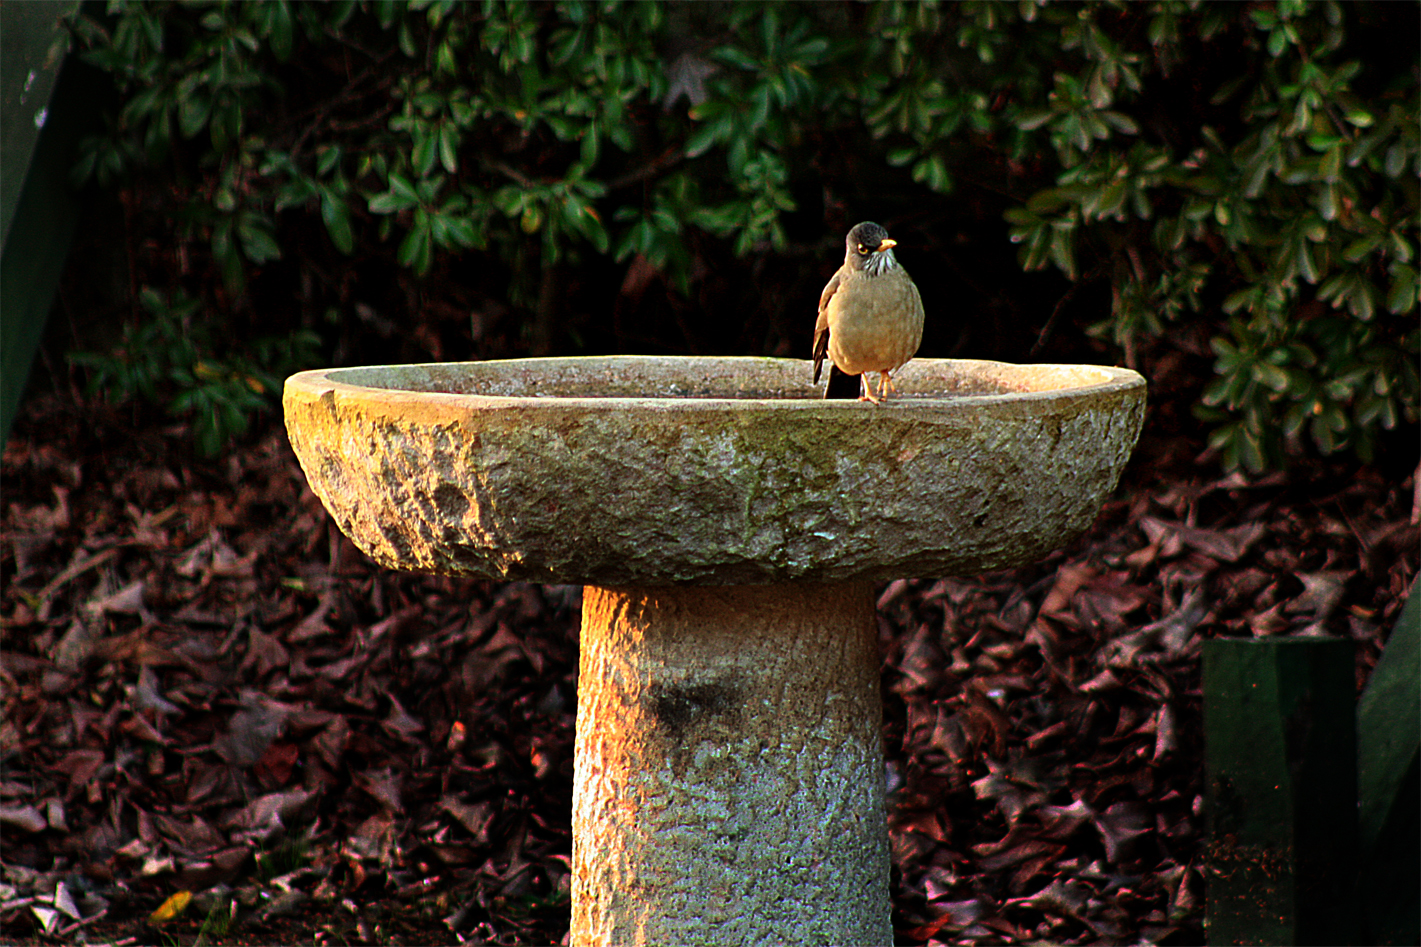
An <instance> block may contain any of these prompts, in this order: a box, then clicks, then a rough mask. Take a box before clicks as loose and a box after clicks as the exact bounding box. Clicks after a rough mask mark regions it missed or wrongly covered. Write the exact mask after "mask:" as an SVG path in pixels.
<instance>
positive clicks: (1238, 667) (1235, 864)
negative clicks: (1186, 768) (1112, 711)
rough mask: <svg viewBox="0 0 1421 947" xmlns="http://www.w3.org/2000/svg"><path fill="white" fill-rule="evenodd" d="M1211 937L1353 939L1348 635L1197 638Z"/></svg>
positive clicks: (1352, 699)
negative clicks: (1201, 674)
mask: <svg viewBox="0 0 1421 947" xmlns="http://www.w3.org/2000/svg"><path fill="white" fill-rule="evenodd" d="M1204 765H1205V771H1206V810H1207V813H1208V824H1209V843H1208V848H1207V850H1206V851H1207V866H1206V879H1207V890H1208V908H1207V911H1206V916H1205V922H1204V923H1205V931H1206V936H1207V939H1208V942H1209V943H1210V944H1354V943H1356V942H1357V938H1358V936H1359V934H1358V927H1357V923H1358V910H1357V905H1356V848H1357V729H1356V685H1355V682H1354V670H1353V644H1352V642H1350V641H1347V640H1343V639H1335V638H1273V639H1262V640H1250V639H1237V638H1219V639H1214V640H1212V641H1207V642H1205V644H1204Z"/></svg>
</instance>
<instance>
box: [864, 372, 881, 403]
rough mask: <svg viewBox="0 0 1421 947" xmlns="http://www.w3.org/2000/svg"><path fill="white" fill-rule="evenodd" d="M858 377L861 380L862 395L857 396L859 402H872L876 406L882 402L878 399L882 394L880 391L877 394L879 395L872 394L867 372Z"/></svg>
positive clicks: (871, 383)
mask: <svg viewBox="0 0 1421 947" xmlns="http://www.w3.org/2000/svg"><path fill="white" fill-rule="evenodd" d="M859 377H860V378H862V379H863V394H861V395H859V400H860V401H872V402H873V403H874V404H878V403H879V401H881V400H882V399H881V398H880V397H879V395H881V394H882V392H881V391H880V392H879V395H875V394H874V393H873V382H872V381H870V380H869V373H868V372H864V373H863V374H862V375H861V376H859Z"/></svg>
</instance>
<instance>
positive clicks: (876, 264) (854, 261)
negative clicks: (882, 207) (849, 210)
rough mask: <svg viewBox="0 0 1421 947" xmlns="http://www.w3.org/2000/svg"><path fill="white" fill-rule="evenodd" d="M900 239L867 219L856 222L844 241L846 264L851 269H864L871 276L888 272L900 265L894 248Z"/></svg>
mask: <svg viewBox="0 0 1421 947" xmlns="http://www.w3.org/2000/svg"><path fill="white" fill-rule="evenodd" d="M897 245H898V241H896V240H894V239H892V238H891V237H889V236H888V231H886V230H884V229H883V228H882V227H880V226H879V225H878V224H875V223H873V222H872V221H869V220H866V221H864V222H863V223H861V224H855V225H854V229H852V230H850V231H849V235H848V237H847V238H846V239H845V241H844V264H845V265H846V266H848V267H849V269H851V270H862V271H863V272H865V273H867V274H868V275H870V276H878V275H880V274H882V273H886V272H888V271H889V270H891V269H893V267H895V266H897V265H898V261H897V260H896V259H895V258H894V257H893V248H894V247H896V246H897Z"/></svg>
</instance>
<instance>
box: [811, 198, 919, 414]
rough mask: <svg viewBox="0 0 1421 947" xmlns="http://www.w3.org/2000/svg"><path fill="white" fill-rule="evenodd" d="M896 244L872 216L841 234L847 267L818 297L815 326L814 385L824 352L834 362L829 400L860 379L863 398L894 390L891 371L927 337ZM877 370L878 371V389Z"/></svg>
mask: <svg viewBox="0 0 1421 947" xmlns="http://www.w3.org/2000/svg"><path fill="white" fill-rule="evenodd" d="M897 245H898V241H896V240H893V239H892V238H890V237H889V236H888V231H887V230H884V229H883V227H881V226H879V225H878V224H876V223H873V222H872V221H867V220H866V221H864V222H863V223H860V224H855V225H854V227H853V229H852V230H850V231H849V235H848V236H847V237H846V238H845V239H844V264H843V266H840V267H839V269H838V271H837V272H836V273H835V274H834V275H833V277H831V278H830V280H829V283H828V285H826V286H825V287H824V292H822V293H820V294H819V319H818V321H817V322H815V324H814V383H815V384H816V385H817V384H819V375H820V373H821V371H822V369H823V367H824V359H825V357H826V356H827V357H828V359H829V362H830V366H829V381H828V384H827V385H826V386H825V389H824V397H825V398H852V397H854V394H855V392H856V390H857V389H858V388H859V385H860V384H861V385H862V393H861V394H859V395H858V400H860V401H871V402H873V403H874V404H879V403H880V402H882V401H883V400H885V399H886V398H887V397H888V393H889V392H893V391H896V390H897V389H896V388H894V387H893V378H892V375H891V373H892V372H894V371H896V370H897V369H898V368H900V367H902V366H903V365H904V364H906V363H907V362H908V360H909V359H911V358H912V357H913V356H914V355H915V354H916V353H917V351H918V346H919V345H920V344H921V343H922V341H923V299H922V297H921V296H920V295H918V287H917V286H915V285H914V284H913V280H912V277H910V276H909V275H908V271H907V270H905V269H903V266H902V264H900V263H899V262H898V260H897V258H895V257H894V256H893V248H894V247H896V246H897ZM872 372H877V373H878V391H877V393H875V392H874V390H873V385H872V382H871V379H870V378H869V374H870V373H872ZM855 380H857V381H858V384H856V383H855Z"/></svg>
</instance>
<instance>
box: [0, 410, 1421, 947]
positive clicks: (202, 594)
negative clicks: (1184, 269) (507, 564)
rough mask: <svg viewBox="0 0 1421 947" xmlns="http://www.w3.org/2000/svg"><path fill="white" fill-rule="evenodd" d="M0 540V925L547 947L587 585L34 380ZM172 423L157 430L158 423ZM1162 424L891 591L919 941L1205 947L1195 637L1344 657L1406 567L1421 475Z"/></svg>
mask: <svg viewBox="0 0 1421 947" xmlns="http://www.w3.org/2000/svg"><path fill="white" fill-rule="evenodd" d="M23 411H24V413H23V416H22V417H21V418H20V420H19V422H18V423H17V426H16V430H15V433H14V435H13V436H12V438H11V440H10V442H9V444H8V445H7V446H6V449H5V453H4V461H3V477H4V498H3V507H4V509H3V519H0V525H2V526H3V535H0V557H3V558H0V568H3V594H2V595H0V701H3V709H0V764H3V765H2V766H0V838H3V842H4V844H3V848H0V939H2V940H4V941H6V942H15V941H20V942H39V943H81V942H88V943H101V942H110V943H119V944H134V943H166V944H184V945H186V944H198V943H203V944H256V943H277V942H283V943H297V942H300V943H308V944H355V943H376V944H396V943H406V944H434V943H457V942H485V943H500V944H502V943H510V944H511V943H555V942H558V941H560V940H561V939H562V938H563V937H564V936H565V934H566V930H567V923H568V916H569V902H568V888H569V870H570V868H569V860H570V855H571V838H570V834H569V822H570V816H571V802H572V800H571V788H572V780H571V767H572V762H571V761H572V740H573V719H574V708H575V701H576V680H575V675H576V665H577V661H576V659H577V626H578V609H579V605H578V602H579V598H580V590H579V589H576V588H569V587H542V586H536V585H527V584H507V585H500V584H495V583H487V582H475V581H454V580H449V579H443V578H430V577H423V576H411V575H401V574H395V573H391V572H387V571H384V570H382V569H379V568H377V567H375V566H374V565H373V564H371V563H370V562H369V561H367V560H366V559H365V558H364V557H363V556H362V555H360V553H358V552H357V551H356V550H354V549H353V548H352V547H351V545H350V544H349V542H348V541H346V540H345V539H344V537H342V536H341V535H340V533H339V532H338V531H337V530H336V529H335V528H334V526H333V525H332V523H331V521H330V520H329V518H328V517H327V516H326V514H325V513H324V511H323V510H322V508H321V506H320V503H319V502H318V501H316V500H315V499H314V498H313V497H312V495H311V493H310V492H309V491H308V490H307V489H306V486H305V481H304V478H303V476H302V474H301V472H300V470H299V469H298V467H297V466H296V463H295V460H294V459H293V457H292V454H291V451H290V449H289V447H288V446H287V444H286V440H285V435H284V433H283V432H282V430H281V428H280V426H279V423H276V422H274V421H273V422H272V423H271V424H270V426H269V431H268V433H267V434H266V435H265V436H263V437H261V438H259V439H255V440H253V441H252V442H251V443H250V444H249V445H247V446H246V447H244V448H243V449H241V450H238V451H235V452H233V453H231V454H230V455H228V456H226V457H224V458H223V459H221V460H219V461H216V462H207V463H204V462H198V461H195V460H194V459H193V458H192V456H191V454H190V452H189V450H188V447H187V432H186V431H184V430H183V429H182V428H181V427H172V426H164V424H156V423H155V424H147V423H138V422H135V421H134V415H133V414H131V413H125V412H117V411H111V410H108V409H103V408H99V407H93V406H89V407H80V406H78V405H76V404H75V403H74V402H73V401H72V400H70V399H56V398H53V397H34V398H31V400H30V401H29V402H28V403H27V404H26V405H25V407H24V409H23ZM165 423H167V422H165ZM1198 450H1199V445H1198V444H1197V443H1191V442H1190V441H1188V440H1187V439H1181V438H1179V437H1174V438H1171V439H1164V438H1163V437H1162V436H1161V435H1160V434H1159V433H1158V432H1157V431H1156V430H1155V426H1154V423H1153V422H1152V423H1151V426H1150V427H1148V428H1147V432H1146V437H1145V439H1144V441H1143V442H1142V444H1141V447H1140V450H1139V451H1138V452H1137V455H1136V458H1135V460H1134V461H1133V462H1132V465H1131V468H1130V470H1129V471H1128V472H1127V474H1126V477H1125V479H1124V481H1123V482H1122V484H1121V488H1120V490H1119V491H1118V493H1117V498H1116V499H1115V500H1113V501H1112V502H1111V503H1109V504H1108V505H1107V506H1106V507H1105V509H1104V510H1103V511H1102V513H1101V515H1100V518H1099V520H1098V522H1097V524H1096V526H1095V527H1094V529H1093V530H1092V531H1091V532H1090V533H1089V534H1088V535H1087V536H1085V537H1083V538H1082V539H1081V540H1080V541H1078V542H1077V543H1076V544H1074V545H1073V546H1072V547H1070V548H1068V549H1065V550H1062V551H1059V552H1057V553H1055V554H1054V555H1052V556H1051V557H1050V558H1048V559H1047V560H1046V561H1044V562H1042V563H1039V564H1037V565H1033V566H1030V567H1028V568H1023V569H1017V570H1014V571H1009V572H1000V573H994V574H990V575H983V576H976V577H963V578H953V579H942V580H932V579H924V580H912V581H899V582H894V583H891V584H889V585H887V586H885V587H884V588H883V590H882V594H881V597H880V603H879V604H880V608H879V616H880V617H879V622H880V629H881V641H882V647H883V655H884V665H883V667H884V674H883V690H884V699H885V705H886V721H885V727H884V741H885V745H886V750H887V755H888V759H889V768H890V772H889V781H890V788H891V789H892V795H891V797H890V809H891V820H892V839H893V853H894V865H895V869H894V899H895V900H894V904H895V907H894V924H895V927H896V929H897V930H898V933H899V940H900V942H901V943H912V944H916V943H924V942H942V943H958V944H972V943H992V944H1001V943H1008V944H1011V943H1028V942H1036V941H1041V940H1049V941H1051V942H1054V943H1109V944H1119V943H1136V942H1139V941H1142V940H1144V941H1149V942H1157V943H1200V942H1202V918H1203V908H1204V901H1203V898H1204V883H1205V878H1204V877H1203V865H1202V860H1201V851H1202V847H1203V837H1202V831H1203V813H1202V799H1201V793H1202V775H1201V767H1202V762H1201V760H1202V756H1201V754H1202V747H1201V738H1200V695H1199V660H1198V656H1199V651H1200V644H1201V642H1202V641H1203V640H1204V639H1206V638H1209V637H1215V636H1220V635H1234V636H1264V635H1314V634H1329V635H1340V636H1345V637H1348V638H1351V639H1353V640H1355V641H1356V642H1357V680H1358V684H1359V686H1360V685H1362V684H1363V683H1364V682H1365V680H1366V677H1367V673H1368V671H1369V669H1370V668H1371V667H1372V666H1373V665H1374V664H1375V662H1376V659H1377V657H1378V655H1379V654H1380V651H1381V648H1382V645H1383V642H1384V639H1385V635H1386V633H1387V632H1388V631H1389V630H1390V628H1391V626H1392V625H1393V624H1394V622H1395V619H1396V617H1397V615H1398V613H1399V611H1400V608H1401V606H1402V604H1403V601H1404V598H1405V595H1406V592H1407V590H1408V588H1409V586H1410V584H1411V582H1412V580H1413V579H1414V577H1415V575H1416V572H1417V560H1418V552H1417V550H1418V532H1417V528H1416V526H1415V525H1413V524H1412V523H1411V522H1410V515H1411V503H1412V500H1411V488H1412V484H1411V482H1410V481H1409V480H1406V481H1403V480H1399V479H1395V478H1393V479H1392V480H1391V481H1388V480H1387V479H1384V478H1383V477H1382V476H1381V475H1380V474H1379V473H1377V472H1376V471H1374V470H1371V469H1368V468H1356V467H1342V466H1331V467H1325V466H1319V465H1313V466H1308V467H1300V468H1298V469H1297V470H1295V471H1294V472H1292V473H1290V474H1288V475H1274V476H1269V477H1264V478H1261V479H1255V478H1249V477H1245V476H1241V475H1234V476H1228V477H1223V476H1221V475H1220V474H1219V473H1218V469H1217V467H1216V466H1215V465H1213V464H1212V463H1210V462H1208V461H1207V459H1206V460H1205V461H1203V462H1199V461H1197V460H1196V454H1197V452H1198Z"/></svg>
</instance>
